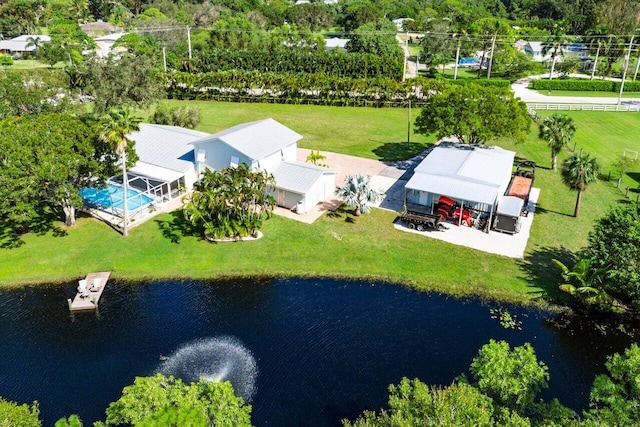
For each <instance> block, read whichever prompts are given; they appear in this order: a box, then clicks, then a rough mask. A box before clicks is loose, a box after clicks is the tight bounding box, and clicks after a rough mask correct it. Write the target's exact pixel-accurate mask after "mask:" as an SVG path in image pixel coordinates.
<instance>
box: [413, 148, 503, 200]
mask: <svg viewBox="0 0 640 427" xmlns="http://www.w3.org/2000/svg"><path fill="white" fill-rule="evenodd" d="M514 158H515V153H514V152H513V151H508V150H504V149H502V148H499V147H485V146H469V145H464V144H451V145H443V146H438V147H435V148H434V149H433V150H432V151H431V153H429V155H427V157H425V158H424V160H422V162H420V164H419V165H418V166H416V169H415V173H414V175H413V176H412V177H411V179H410V180H409V182H407V184H406V187H407V188H409V189H413V190H420V191H426V192H429V193H435V194H441V195H446V196H449V197H453V198H456V199H462V200H467V201H473V202H480V203H488V204H494V203H495V201H496V199H497V197H498V196H499V195H501V193H502V192H504V190H505V189H506V187H507V185H508V184H509V180H510V179H511V171H512V168H513V160H514Z"/></svg>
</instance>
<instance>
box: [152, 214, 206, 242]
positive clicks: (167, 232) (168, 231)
mask: <svg viewBox="0 0 640 427" xmlns="http://www.w3.org/2000/svg"><path fill="white" fill-rule="evenodd" d="M169 215H170V216H171V219H170V220H166V221H165V220H160V219H156V220H155V223H156V224H158V228H159V229H160V231H161V232H162V236H163V237H164V238H165V239H169V240H170V241H171V243H180V239H181V238H183V237H187V236H196V237H202V230H200V229H198V228H197V227H194V226H193V225H191V223H190V222H189V221H187V220H186V218H185V217H184V212H183V211H182V209H178V210H175V211H173V212H170V213H169Z"/></svg>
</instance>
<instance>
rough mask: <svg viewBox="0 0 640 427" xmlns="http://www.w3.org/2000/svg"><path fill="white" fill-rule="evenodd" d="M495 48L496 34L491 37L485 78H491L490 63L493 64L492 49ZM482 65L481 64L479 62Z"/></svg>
mask: <svg viewBox="0 0 640 427" xmlns="http://www.w3.org/2000/svg"><path fill="white" fill-rule="evenodd" d="M495 48H496V35H495V34H494V35H493V37H492V38H491V56H490V57H489V65H488V66H487V79H489V78H491V64H493V51H494V50H495ZM480 66H481V67H482V64H480Z"/></svg>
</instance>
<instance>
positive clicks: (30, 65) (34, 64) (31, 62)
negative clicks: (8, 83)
mask: <svg viewBox="0 0 640 427" xmlns="http://www.w3.org/2000/svg"><path fill="white" fill-rule="evenodd" d="M62 67H64V63H63V62H58V63H57V64H56V65H55V66H54V67H53V68H62ZM5 68H6V69H7V70H32V69H34V68H49V64H45V63H44V62H41V61H38V60H37V59H18V60H16V61H13V65H10V66H8V67H5Z"/></svg>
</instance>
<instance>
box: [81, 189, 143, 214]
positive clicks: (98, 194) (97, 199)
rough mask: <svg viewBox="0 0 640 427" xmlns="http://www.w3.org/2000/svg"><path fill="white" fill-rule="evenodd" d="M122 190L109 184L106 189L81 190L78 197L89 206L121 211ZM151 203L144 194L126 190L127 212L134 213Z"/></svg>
mask: <svg viewBox="0 0 640 427" xmlns="http://www.w3.org/2000/svg"><path fill="white" fill-rule="evenodd" d="M123 194H124V188H123V187H121V186H119V185H114V184H109V185H108V186H107V188H83V189H82V190H80V196H82V198H83V199H84V200H85V203H86V204H88V205H90V206H99V207H105V208H116V209H123ZM152 202H153V199H152V198H151V197H149V196H147V195H146V194H143V193H140V192H138V191H136V190H133V189H131V188H128V189H127V210H130V211H135V210H137V209H140V208H142V207H145V206H147V205H149V204H151V203H152Z"/></svg>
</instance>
